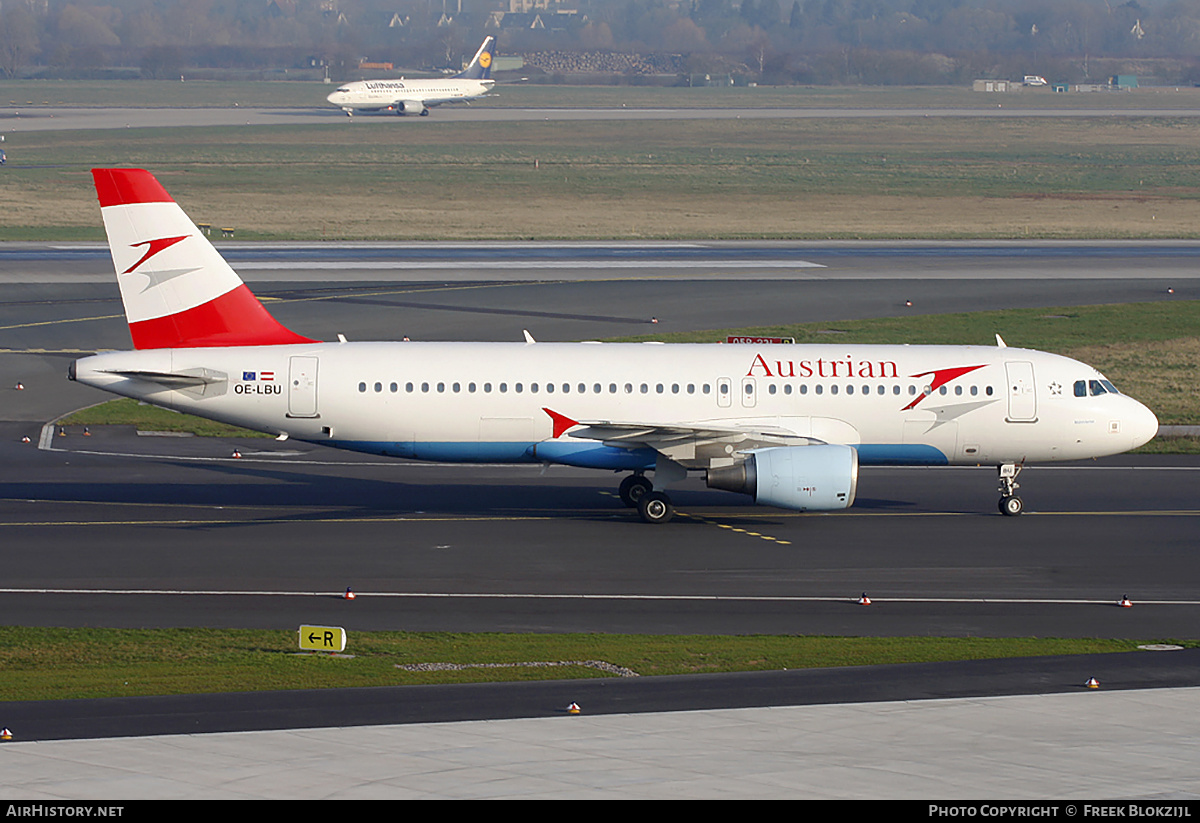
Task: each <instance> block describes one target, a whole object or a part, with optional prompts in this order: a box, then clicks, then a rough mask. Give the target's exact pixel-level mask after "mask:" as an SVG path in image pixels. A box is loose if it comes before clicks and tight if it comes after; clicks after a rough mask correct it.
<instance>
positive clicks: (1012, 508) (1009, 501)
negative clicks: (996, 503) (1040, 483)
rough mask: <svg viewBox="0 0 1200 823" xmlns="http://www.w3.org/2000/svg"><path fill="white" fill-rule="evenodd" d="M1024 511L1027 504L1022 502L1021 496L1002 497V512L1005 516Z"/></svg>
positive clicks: (1013, 515) (1012, 515)
mask: <svg viewBox="0 0 1200 823" xmlns="http://www.w3.org/2000/svg"><path fill="white" fill-rule="evenodd" d="M1023 511H1025V504H1024V503H1022V502H1021V498H1019V497H1016V496H1013V497H1001V498H1000V513H1001V514H1002V515H1004V516H1005V517H1016V516H1017V515H1018V514H1020V513H1021V512H1023Z"/></svg>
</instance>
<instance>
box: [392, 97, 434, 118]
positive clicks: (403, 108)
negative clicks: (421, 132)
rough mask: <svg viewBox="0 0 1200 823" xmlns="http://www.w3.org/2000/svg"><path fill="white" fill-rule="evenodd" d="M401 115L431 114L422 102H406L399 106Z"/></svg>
mask: <svg viewBox="0 0 1200 823" xmlns="http://www.w3.org/2000/svg"><path fill="white" fill-rule="evenodd" d="M397 108H399V109H400V113H401V114H421V115H425V114H428V113H429V109H427V108H425V104H424V103H422V102H421V101H420V100H405V101H403V102H401V103H398V104H397Z"/></svg>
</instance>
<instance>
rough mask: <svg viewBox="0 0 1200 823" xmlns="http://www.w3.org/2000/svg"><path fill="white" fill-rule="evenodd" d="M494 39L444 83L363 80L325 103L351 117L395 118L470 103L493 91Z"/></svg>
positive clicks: (484, 43)
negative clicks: (382, 114)
mask: <svg viewBox="0 0 1200 823" xmlns="http://www.w3.org/2000/svg"><path fill="white" fill-rule="evenodd" d="M495 44H496V38H495V37H486V38H484V41H483V45H481V46H480V47H479V51H477V52H475V56H474V57H473V58H471V62H470V64H469V65H468V66H467V68H466V69H465V70H463V71H462V72H461V73H459V74H456V75H454V76H453V77H447V78H444V79H441V80H403V79H401V80H360V81H358V82H357V83H347V84H346V85H344V86H339V87H338V88H337V90H336V91H335V92H333V93H332V94H330V95H329V96H328V97H326V98H325V99H326V100H328V101H329V102H330V103H333V105H335V106H337V107H339V108H341V109H342V110H343V111H345V112H346V114H347V115H349V116H351V117H352V116H354V110H355V109H359V110H360V111H381V110H386V111H394V112H396V114H419V115H421V116H422V117H427V116H428V115H429V110H430V109H431V108H433V107H434V106H440V105H441V104H442V103H469V102H470V101H471V100H474V99H475V98H477V97H483V96H484V95H485V94H487V93H488V92H489V91H491V90H492V86H494V85H496V81H495V80H493V79H492V56H493V54H494V52H495V49H494V47H495Z"/></svg>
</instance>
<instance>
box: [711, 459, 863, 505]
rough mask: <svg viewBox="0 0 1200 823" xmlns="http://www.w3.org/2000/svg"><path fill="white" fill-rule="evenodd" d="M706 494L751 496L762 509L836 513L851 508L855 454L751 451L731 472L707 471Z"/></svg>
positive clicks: (727, 469) (855, 480)
mask: <svg viewBox="0 0 1200 823" xmlns="http://www.w3.org/2000/svg"><path fill="white" fill-rule="evenodd" d="M707 482H708V485H709V487H710V488H713V489H724V490H725V491H731V492H740V493H742V494H749V495H753V496H754V499H755V501H757V502H758V503H762V504H763V505H766V506H779V507H780V508H784V509H797V510H799V511H834V510H836V509H847V508H849V507H850V506H851V505H852V504H853V503H854V494H855V491H856V489H857V487H858V452H857V451H856V450H855V449H853V448H852V447H850V446H831V445H820V446H781V447H778V448H771V449H755V450H754V451H751V452H749V453H747V455H746V459H745V460H743V461H742V462H741V463H738V464H737V465H734V466H725V467H721V468H716V469H709V470H708V476H707Z"/></svg>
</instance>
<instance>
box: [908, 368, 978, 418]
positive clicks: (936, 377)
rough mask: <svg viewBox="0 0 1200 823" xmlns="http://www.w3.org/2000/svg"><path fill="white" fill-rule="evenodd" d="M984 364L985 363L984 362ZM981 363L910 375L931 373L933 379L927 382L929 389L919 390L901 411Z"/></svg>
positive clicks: (921, 375) (922, 375) (917, 375)
mask: <svg viewBox="0 0 1200 823" xmlns="http://www.w3.org/2000/svg"><path fill="white" fill-rule="evenodd" d="M985 365H986V364H985ZM982 368H983V365H979V366H956V367H955V368H953V369H936V370H934V371H926V372H921V373H920V374H914V375H911V376H912V377H928V376H929V375H931V374H932V375H933V380H931V381H930V382H929V391H925V392H921V393H920V394H919V395H917V399H916V400H914V401H912V402H911V403H909V404H908V405H907V406H905V407H904V408H903V409H901V411H908V410H909V409H911V408H912V407H913V406H915V405H917V404H918V403H920V402H921V401H922V400H924V399H925V398H926V397H928V396H929V395H931V394H933V393H934V392H935V391H937V390H938V389H940V388H941V387H942V386H944V385H946V384H947V383H949V382H950V381H951V380H954V379H956V378H959V377H962V376H963V375H964V374H969V373H970V372H973V371H975V370H976V369H982Z"/></svg>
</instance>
